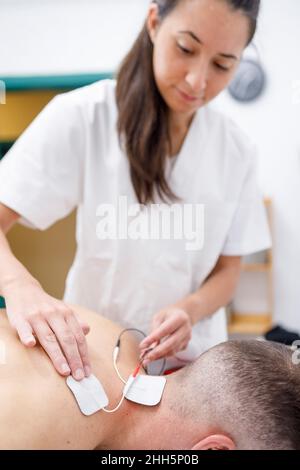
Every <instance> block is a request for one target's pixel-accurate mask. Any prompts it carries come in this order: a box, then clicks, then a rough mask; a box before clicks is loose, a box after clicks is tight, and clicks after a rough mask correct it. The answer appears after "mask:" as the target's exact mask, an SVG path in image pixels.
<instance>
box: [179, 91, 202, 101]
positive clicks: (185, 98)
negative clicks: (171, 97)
mask: <svg viewBox="0 0 300 470" xmlns="http://www.w3.org/2000/svg"><path fill="white" fill-rule="evenodd" d="M176 90H177V91H178V93H179V94H180V96H181V97H182V98H183V99H184V100H186V101H189V102H190V103H191V102H192V103H195V101H203V98H195V97H194V96H190V95H187V94H186V93H184V92H183V91H181V90H180V89H179V88H176Z"/></svg>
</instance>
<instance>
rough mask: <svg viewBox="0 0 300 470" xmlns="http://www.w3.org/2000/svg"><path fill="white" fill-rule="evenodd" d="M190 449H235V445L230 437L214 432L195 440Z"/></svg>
mask: <svg viewBox="0 0 300 470" xmlns="http://www.w3.org/2000/svg"><path fill="white" fill-rule="evenodd" d="M192 450H236V445H235V443H234V442H233V440H232V439H230V437H228V436H224V434H215V435H213V436H208V437H206V438H205V439H202V440H201V441H199V442H197V444H196V445H194V447H193V448H192Z"/></svg>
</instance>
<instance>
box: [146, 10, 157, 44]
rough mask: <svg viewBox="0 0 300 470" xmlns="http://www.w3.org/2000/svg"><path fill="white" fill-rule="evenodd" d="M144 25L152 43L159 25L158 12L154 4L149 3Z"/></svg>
mask: <svg viewBox="0 0 300 470" xmlns="http://www.w3.org/2000/svg"><path fill="white" fill-rule="evenodd" d="M146 24H147V30H148V34H149V37H150V39H151V41H152V42H154V40H155V36H156V33H157V30H158V25H159V11H158V5H157V4H156V3H151V4H150V6H149V10H148V18H147V22H146Z"/></svg>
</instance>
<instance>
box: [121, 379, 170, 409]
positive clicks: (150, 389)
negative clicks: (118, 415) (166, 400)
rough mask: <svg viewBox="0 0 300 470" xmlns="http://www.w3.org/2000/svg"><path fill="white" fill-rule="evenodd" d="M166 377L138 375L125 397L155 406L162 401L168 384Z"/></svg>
mask: <svg viewBox="0 0 300 470" xmlns="http://www.w3.org/2000/svg"><path fill="white" fill-rule="evenodd" d="M166 382H167V380H166V378H165V377H158V376H152V375H138V376H137V377H136V379H135V380H134V382H133V383H132V385H131V386H130V388H129V390H128V391H127V392H126V394H125V397H126V398H127V400H130V401H133V402H135V403H139V404H140V405H146V406H155V405H158V403H159V402H160V401H161V398H162V394H163V391H164V388H165V385H166Z"/></svg>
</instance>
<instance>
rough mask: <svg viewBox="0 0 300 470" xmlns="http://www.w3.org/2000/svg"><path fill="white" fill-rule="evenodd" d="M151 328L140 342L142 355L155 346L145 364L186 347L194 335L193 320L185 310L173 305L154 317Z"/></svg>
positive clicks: (171, 354)
mask: <svg viewBox="0 0 300 470" xmlns="http://www.w3.org/2000/svg"><path fill="white" fill-rule="evenodd" d="M151 330H152V332H151V333H150V334H149V336H147V338H145V339H144V340H143V341H142V342H141V343H140V349H141V356H142V355H143V354H144V353H145V351H146V350H147V349H148V348H150V347H154V349H153V350H152V351H151V352H149V353H148V354H146V356H145V360H144V361H143V365H144V366H146V365H147V364H149V362H152V361H156V360H158V359H163V358H167V357H170V356H174V354H176V353H177V352H179V351H183V350H184V349H186V347H187V345H188V343H189V341H190V339H191V337H192V322H191V319H190V317H189V315H188V314H187V313H186V311H185V310H183V309H182V308H178V307H176V306H173V307H169V308H167V309H164V310H161V311H160V312H158V313H157V314H156V315H155V316H154V317H153V321H152V328H151ZM159 343H160V344H159Z"/></svg>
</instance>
